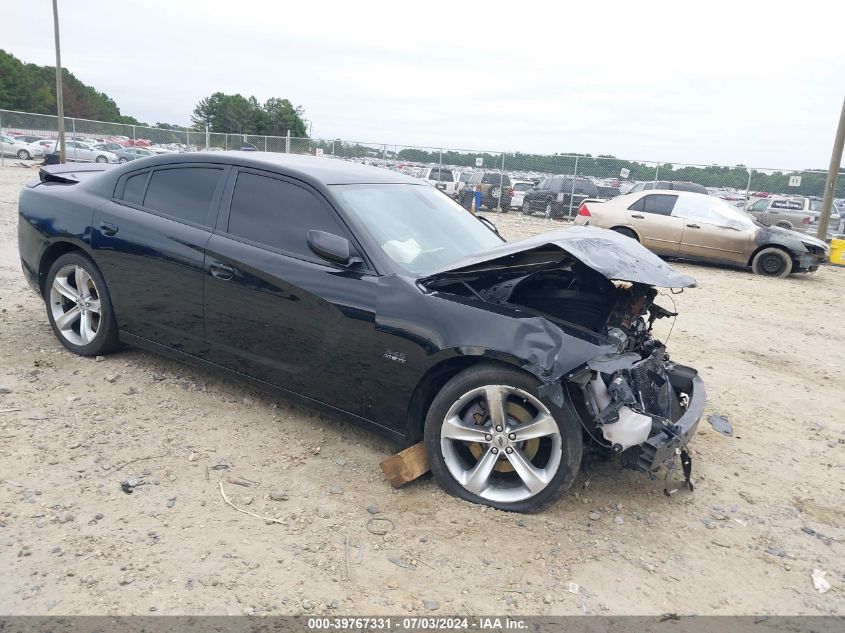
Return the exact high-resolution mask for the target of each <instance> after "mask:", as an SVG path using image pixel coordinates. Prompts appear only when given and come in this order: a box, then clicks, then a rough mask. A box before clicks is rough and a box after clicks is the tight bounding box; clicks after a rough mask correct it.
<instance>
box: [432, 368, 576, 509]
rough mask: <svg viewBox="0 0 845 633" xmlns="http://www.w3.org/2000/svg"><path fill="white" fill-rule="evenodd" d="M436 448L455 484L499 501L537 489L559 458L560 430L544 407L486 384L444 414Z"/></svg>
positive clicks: (529, 494) (549, 477)
mask: <svg viewBox="0 0 845 633" xmlns="http://www.w3.org/2000/svg"><path fill="white" fill-rule="evenodd" d="M440 450H441V452H442V454H443V459H444V461H445V463H446V468H448V469H449V473H450V474H451V475H452V477H454V478H455V481H457V482H458V483H459V484H461V485H462V486H463V487H464V488H465V489H466V490H468V491H469V492H471V493H473V494H476V495H478V496H479V497H481V498H483V499H487V500H489V501H495V502H499V503H513V502H516V501H522V500H524V499H528V498H530V497H533V496H534V495H536V494H538V493H539V492H540V491H542V490H543V489H544V488H545V487H546V486H548V485H549V483H550V482H551V480H552V479H553V478H554V476H555V473H557V471H558V467H559V466H560V460H561V454H562V451H561V438H560V431H559V429H558V426H557V423H556V422H555V419H554V417H553V416H552V414H551V413H550V412H549V410H548V409H547V408H546V406H545V405H544V404H543V403H542V402H540V401H539V400H538V399H537V398H535V397H534V396H532V395H531V394H529V393H527V392H525V391H523V390H521V389H517V388H516V387H510V386H506V385H486V386H484V387H478V388H476V389H473V390H471V391H468V392H467V393H465V394H464V395H463V396H461V397H460V398H459V399H458V400H457V402H455V403H454V404H453V405H452V406H451V407H450V409H449V411H448V413H447V414H446V419H445V420H444V422H443V425H442V427H441V430H440Z"/></svg>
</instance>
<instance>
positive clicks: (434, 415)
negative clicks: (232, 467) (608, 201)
mask: <svg viewBox="0 0 845 633" xmlns="http://www.w3.org/2000/svg"><path fill="white" fill-rule="evenodd" d="M18 239H19V246H20V254H21V262H22V265H23V271H24V273H25V275H26V277H27V279H28V280H29V282H30V284H31V285H32V286H33V288H34V289H35V290H36V291H37V292H38V293H39V295H41V296H42V297H43V299H44V302H45V305H46V310H47V318H48V319H49V321H50V325H51V326H52V328H53V331H54V332H55V335H56V337H57V338H58V340H59V341H60V342H61V343H62V344H63V345H64V346H65V347H66V348H67V349H69V350H70V351H72V352H74V353H76V354H81V355H83V356H94V355H97V354H106V353H109V352H113V351H115V350H116V349H118V348H119V346H120V345H121V344H122V343H123V344H130V345H136V346H139V347H142V348H145V349H147V350H151V351H154V352H159V353H162V354H167V355H169V356H174V357H177V358H180V359H184V360H187V361H191V362H194V363H198V364H200V365H203V366H205V367H208V368H213V369H216V370H220V371H223V372H226V373H227V374H229V375H231V376H234V377H237V378H239V379H242V380H245V381H247V382H249V383H251V384H252V385H254V386H257V387H259V388H261V389H265V390H267V391H269V392H271V393H275V394H279V395H283V396H287V397H291V398H295V399H297V400H299V401H300V402H303V403H305V404H307V405H309V406H312V407H315V408H317V409H319V410H321V411H323V412H325V413H328V414H329V415H333V416H336V417H339V418H342V419H345V420H349V421H353V422H357V423H361V424H364V425H366V426H368V427H370V428H372V429H374V430H376V431H378V432H380V433H382V434H385V435H387V436H389V437H390V438H392V439H394V440H396V441H397V442H398V443H400V444H404V445H410V444H413V443H416V442H418V441H421V440H422V441H424V442H425V447H426V451H427V453H428V457H429V461H430V464H431V470H432V471H433V473H434V476H435V477H436V478H437V480H438V481H439V482H440V484H441V485H442V486H443V487H444V488H446V490H448V491H449V492H451V493H453V494H455V495H457V496H459V497H462V498H464V499H467V500H469V501H473V502H477V503H485V504H488V505H491V506H494V507H497V508H501V509H505V510H514V511H531V510H535V509H537V508H539V507H542V506H543V505H545V504H547V503H549V502H551V501H552V500H554V499H555V498H556V497H557V496H558V495H559V494H560V493H561V492H562V491H564V490H565V489H566V488H567V487H569V486H570V485H571V484H572V481H573V479H574V478H575V476H576V474H577V472H578V469H579V466H580V463H581V456H582V452H583V451H584V450H585V446H586V445H587V444H589V445H590V446H591V448H592V449H593V450H597V451H603V452H605V453H606V454H608V455H613V454H614V453H618V454H619V459H621V460H623V462H624V463H625V464H626V465H628V466H630V467H633V468H637V469H640V470H644V471H653V470H656V469H658V468H660V467H661V466H664V465H668V464H674V461H675V459H677V458H678V457H679V458H680V459H681V462H682V465H683V470H684V474H685V475H686V476H687V483H689V470H690V462H689V457H688V452H687V441H688V440H689V439H690V437H691V435H692V434H693V433H694V431H695V428H696V427H697V425H698V421H699V418H700V417H701V414H702V411H703V408H704V400H705V395H704V385H703V383H702V381H701V379H700V378H699V377H698V375H697V374H696V372H695V370H693V369H691V368H689V367H685V366H683V365H679V364H676V363H674V362H673V361H670V360H669V356H668V354H667V353H666V349H665V347H664V346H663V344H662V343H661V342H659V341H658V340H656V339H655V338H653V337H652V335H651V330H652V325H653V323H654V321H655V319H659V318H664V317H670V318H671V317H674V316H676V315H675V314H674V313H672V312H669V311H668V310H666V309H664V308H662V307H660V306H658V305H657V304H655V303H654V299H655V297H656V295H657V291H656V288H657V287H669V288H684V287H689V286H692V285H694V283H695V282H694V280H693V279H691V278H690V277H687V276H684V275H681V274H678V273H676V272H675V271H673V270H672V269H671V268H670V267H669V266H668V265H667V264H666V263H665V262H663V261H662V260H660V259H659V258H658V257H657V256H655V255H653V254H651V253H650V252H648V251H647V250H646V249H644V248H643V247H641V246H640V245H639V244H637V243H636V242H635V241H634V240H630V239H628V238H626V237H624V236H619V235H617V234H615V233H613V232H610V231H605V230H602V229H596V228H590V227H583V228H580V227H579V228H573V229H569V230H566V231H559V232H556V233H550V234H546V235H542V236H539V237H535V238H532V239H529V240H524V241H521V242H514V243H506V242H505V240H504V239H502V238H501V237H500V236H499V235H498V233H497V232H496V230H495V228H494V227H493V225H492V224H490V223H489V222H488V221H486V220H484V219H483V218H478V217H475V216H473V215H471V214H469V213H467V212H466V211H465V210H464V209H462V208H461V207H460V205H458V204H457V203H455V202H454V201H452V200H450V199H449V198H447V197H446V196H444V195H443V194H442V193H440V192H439V191H437V190H436V189H435V188H433V187H430V186H428V185H427V184H424V183H420V181H419V180H416V179H414V178H410V177H405V176H402V175H399V174H395V173H392V172H390V171H387V170H383V169H378V168H374V167H364V166H359V165H354V164H349V163H346V162H342V161H337V160H332V159H328V158H312V157H305V156H290V155H277V154H266V153H263V152H252V153H249V154H246V153H240V152H235V153H223V152H215V153H207V154H206V153H191V154H169V155H163V156H157V157H153V158H146V159H142V160H138V161H133V162H131V163H127V164H126V165H123V166H119V167H109V166H106V165H89V166H82V165H72V166H71V165H56V166H51V167H45V168H43V169H42V170H41V173H40V178H39V179H38V180H36V181H34V182H32V183H29V184H28V185H27V186H26V187H25V189H24V190H23V191H22V193H21V196H20V219H19V226H18Z"/></svg>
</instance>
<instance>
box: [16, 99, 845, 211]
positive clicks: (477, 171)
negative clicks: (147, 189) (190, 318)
mask: <svg viewBox="0 0 845 633" xmlns="http://www.w3.org/2000/svg"><path fill="white" fill-rule="evenodd" d="M0 131H2V132H3V133H4V134H6V135H7V136H8V135H9V134H27V135H32V136H40V137H45V138H49V139H54V138H57V136H58V124H57V117H55V116H50V115H43V114H31V113H26V112H14V111H9V110H0ZM65 132H66V135H67V138H68V139H70V140H77V141H83V142H87V143H98V142H116V143H119V144H121V145H125V146H133V145H135V146H141V147H144V146H153V147H161V148H164V149H168V150H171V151H180V152H193V151H204V150H207V151H219V150H233V149H241V148H243V147H245V146H247V145H248V146H250V147H254V148H255V149H257V150H259V151H267V152H279V153H289V154H310V155H316V156H326V157H332V158H335V159H343V160H351V161H355V162H360V163H365V164H370V165H376V166H379V167H384V168H388V169H392V170H394V171H399V172H402V173H405V174H408V175H410V176H415V177H418V178H425V179H427V180H429V181H431V182H432V183H433V184H435V185H436V186H438V187H439V188H441V189H443V190H444V191H446V192H447V193H449V194H450V195H452V196H453V197H455V198H457V199H459V200H460V201H461V202H462V203H464V204H467V205H469V204H471V203H472V202H473V201H474V200H473V199H472V195H471V194H474V193H475V191H476V190H479V189H480V190H482V193H483V196H482V198H481V199H480V204H482V205H483V206H487V207H488V208H498V209H502V210H507V209H509V208H521V201H522V199H523V197H522V195H520V194H521V193H522V192H521V191H520V189H524V188H525V187H529V188H530V186H536V185H539V184H542V183H544V182H546V181H548V179H549V178H555V177H562V188H563V190H562V191H560V193H561V195H562V196H563V197H564V198H565V199H567V200H568V201H569V203H568V205H565V216H567V217H568V218H570V219H571V217H572V216H573V214H574V213H576V212H577V205H576V204H575V203H574V202H573V201H575V200H577V199H578V196H577V195H576V193H577V191H576V190H580V189H582V188H583V189H584V192H588V193H591V194H593V195H596V193H597V194H598V196H599V197H610V196H614V195H618V194H620V193H626V192H628V191H630V190H631V189H632V188H634V187H637V188H646V189H649V188H666V187H667V185H666V183H673V184H672V185H670V186H672V187H684V186H688V185H686V184H684V183H693V184H694V185H697V186H701V187H704V188H705V189H706V190H707V192H708V193H710V194H712V195H716V196H719V197H721V198H724V199H725V200H727V201H729V202H732V203H733V204H735V205H736V206H738V207H742V208H746V207H748V206H749V205H751V204H753V202H754V201H756V200H758V199H760V198H763V197H770V196H785V197H790V198H793V197H810V198H819V199H821V197H822V195H823V193H824V185H825V179H826V172H824V171H823V170H790V169H777V168H760V167H748V166H745V165H733V166H724V165H695V164H683V163H669V162H654V161H647V160H626V159H621V158H617V157H614V156H603V155H598V156H592V155H590V154H581V155H575V154H552V155H548V154H531V153H523V152H502V151H478V150H468V149H451V148H436V147H418V146H411V145H398V144H389V143H362V142H356V141H347V140H342V139H320V138H297V137H290V136H259V135H254V134H233V133H219V132H209V131H207V130H195V129H185V128H175V129H165V128H156V127H145V126H140V125H127V124H123V123H109V122H103V121H89V120H86V119H77V118H73V117H65ZM0 155H5V156H14V153H10V152H9V148H8V147H7V148H5V149H4V148H3V145H2V143H0ZM840 173H841V177H840V178H839V180H838V184H837V190H836V192H835V194H834V197H835V198H838V199H841V198H845V173H842V172H840ZM555 182H557V181H555ZM677 183H682V184H680V185H679V184H677ZM566 187H569V191H568V192H567V191H566ZM567 193H568V194H569V195H568V196H567V195H566V194H567Z"/></svg>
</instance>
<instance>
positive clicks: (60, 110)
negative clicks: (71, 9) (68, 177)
mask: <svg viewBox="0 0 845 633" xmlns="http://www.w3.org/2000/svg"><path fill="white" fill-rule="evenodd" d="M53 32H54V34H55V36H56V114H58V115H59V118H58V124H59V125H58V127H59V162H61V163H64V162H65V106H64V102H63V101H62V52H61V48H60V47H59V7H58V0H53Z"/></svg>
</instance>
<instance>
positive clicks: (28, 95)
mask: <svg viewBox="0 0 845 633" xmlns="http://www.w3.org/2000/svg"><path fill="white" fill-rule="evenodd" d="M62 95H63V98H64V110H65V115H66V116H69V117H76V118H81V119H95V120H98V121H109V122H114V123H129V124H135V125H137V124H138V121H137V120H136V119H134V118H133V117H129V116H124V115H122V114H121V113H120V109H119V108H118V107H117V104H116V103H115V102H114V100H112V99H111V97H109V96H108V95H107V94H105V93H103V92H99V91H97V90H96V89H95V88H92V87H91V86H88V85H86V84H84V83H83V82H81V81H80V80H79V79H77V78H76V76H75V75H74V74H73V73H72V72H70V71H69V70H67V69H66V68H63V69H62ZM0 108H3V109H6V110H20V111H22V112H32V113H35V114H56V70H55V68H54V67H53V66H38V65H37V64H24V63H23V62H22V61H21V60H19V59H18V58H17V57H15V56H14V55H12V54H10V53H7V52H6V51H4V50H2V49H0Z"/></svg>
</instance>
